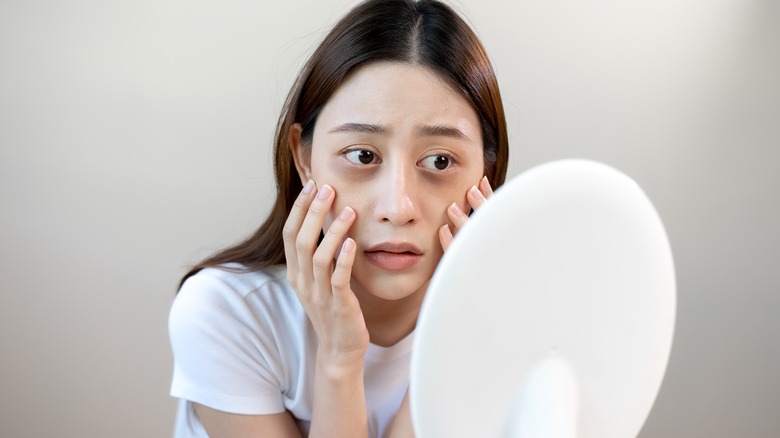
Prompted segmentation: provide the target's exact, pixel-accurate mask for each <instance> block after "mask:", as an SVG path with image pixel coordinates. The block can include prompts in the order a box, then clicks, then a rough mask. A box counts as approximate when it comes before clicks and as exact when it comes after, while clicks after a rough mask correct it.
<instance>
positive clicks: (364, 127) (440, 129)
mask: <svg viewBox="0 0 780 438" xmlns="http://www.w3.org/2000/svg"><path fill="white" fill-rule="evenodd" d="M330 132H331V133H340V132H358V133H363V134H387V133H388V132H390V130H389V129H387V128H386V127H384V126H382V125H374V124H371V123H344V124H341V125H339V126H337V127H335V128H333V129H331V130H330ZM417 134H418V135H419V136H421V137H452V138H456V139H459V140H468V139H469V137H468V136H467V135H466V134H465V133H463V131H461V130H460V129H458V128H455V127H452V126H446V125H425V126H422V127H420V128H419V129H418V130H417Z"/></svg>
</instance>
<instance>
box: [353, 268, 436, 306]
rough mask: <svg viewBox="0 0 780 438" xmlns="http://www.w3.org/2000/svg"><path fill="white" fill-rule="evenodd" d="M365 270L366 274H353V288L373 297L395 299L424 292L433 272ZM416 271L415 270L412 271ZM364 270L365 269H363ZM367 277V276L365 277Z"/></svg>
mask: <svg viewBox="0 0 780 438" xmlns="http://www.w3.org/2000/svg"><path fill="white" fill-rule="evenodd" d="M371 271H376V270H373V269H372V270H370V271H369V272H366V274H368V275H353V282H354V286H357V287H353V289H354V290H355V291H356V292H357V291H358V290H360V291H362V292H363V293H364V294H368V295H371V296H373V297H376V298H379V299H383V300H388V301H397V300H403V299H405V298H409V297H412V296H416V295H419V294H423V293H425V290H426V289H428V283H429V282H430V280H431V276H432V275H433V272H432V271H431V272H427V270H426V271H425V272H422V270H410V271H409V272H383V271H379V272H371ZM414 271H417V272H414ZM364 272H365V271H364ZM366 277H368V278H366Z"/></svg>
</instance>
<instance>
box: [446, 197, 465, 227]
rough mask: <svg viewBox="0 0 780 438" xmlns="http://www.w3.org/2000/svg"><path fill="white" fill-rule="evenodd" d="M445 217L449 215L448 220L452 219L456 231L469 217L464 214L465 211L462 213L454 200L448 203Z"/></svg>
mask: <svg viewBox="0 0 780 438" xmlns="http://www.w3.org/2000/svg"><path fill="white" fill-rule="evenodd" d="M447 217H449V218H450V221H452V224H453V225H455V230H456V232H457V230H459V229H460V228H461V227H462V226H463V225H464V224H465V223H466V221H467V220H468V219H469V217H468V216H466V213H464V212H463V210H462V209H461V208H460V207H459V206H458V204H457V203H455V202H453V203H452V204H450V206H449V207H447Z"/></svg>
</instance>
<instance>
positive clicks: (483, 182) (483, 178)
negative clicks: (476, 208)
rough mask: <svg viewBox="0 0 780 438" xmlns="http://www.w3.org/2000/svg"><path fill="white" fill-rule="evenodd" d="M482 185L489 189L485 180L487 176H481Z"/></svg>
mask: <svg viewBox="0 0 780 438" xmlns="http://www.w3.org/2000/svg"><path fill="white" fill-rule="evenodd" d="M482 185H483V186H484V187H490V181H488V179H487V175H485V176H483V177H482Z"/></svg>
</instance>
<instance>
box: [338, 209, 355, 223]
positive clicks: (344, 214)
mask: <svg viewBox="0 0 780 438" xmlns="http://www.w3.org/2000/svg"><path fill="white" fill-rule="evenodd" d="M354 214H355V210H352V209H351V208H349V207H344V209H343V210H341V213H339V219H341V220H343V221H346V220H349V219H350V218H352V215H354Z"/></svg>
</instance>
